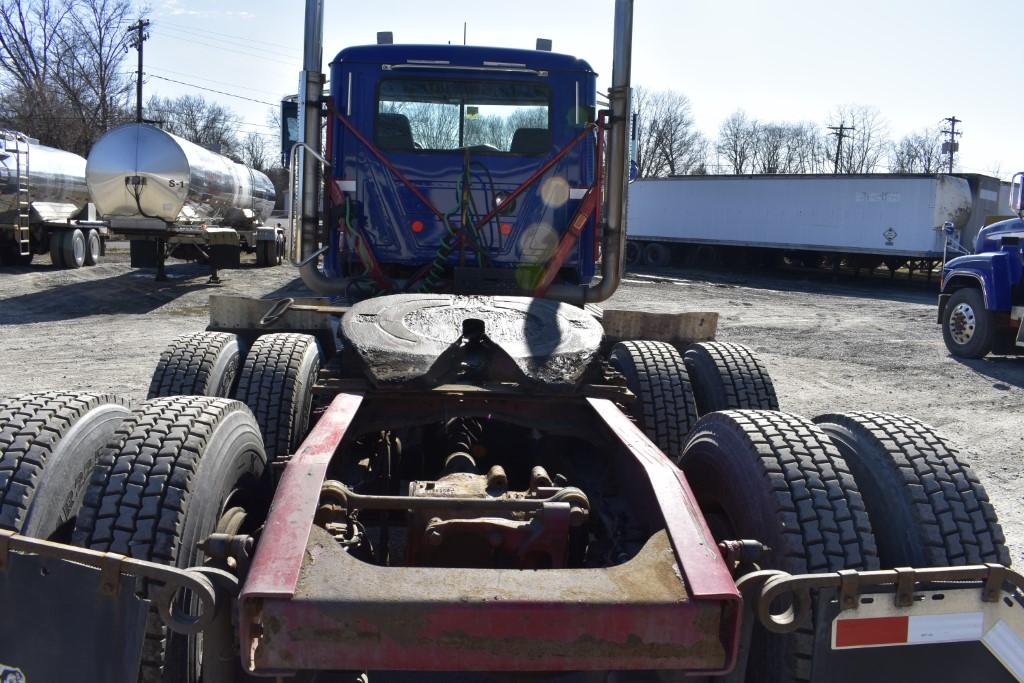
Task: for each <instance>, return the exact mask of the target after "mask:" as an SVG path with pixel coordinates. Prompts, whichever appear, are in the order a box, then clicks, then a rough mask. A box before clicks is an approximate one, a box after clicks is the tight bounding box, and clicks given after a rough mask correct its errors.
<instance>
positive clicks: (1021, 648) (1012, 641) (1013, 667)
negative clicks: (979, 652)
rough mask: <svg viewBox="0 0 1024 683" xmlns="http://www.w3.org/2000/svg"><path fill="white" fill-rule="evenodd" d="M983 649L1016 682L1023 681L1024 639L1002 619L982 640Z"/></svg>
mask: <svg viewBox="0 0 1024 683" xmlns="http://www.w3.org/2000/svg"><path fill="white" fill-rule="evenodd" d="M981 642H983V643H985V647H987V648H988V649H989V652H991V653H992V654H993V655H995V657H996V659H998V660H999V661H1000V662H1002V664H1003V666H1004V667H1006V670H1007V671H1009V672H1010V673H1012V674H1013V675H1014V676H1015V677H1016V678H1017V680H1018V681H1021V680H1024V639H1021V637H1020V636H1019V635H1018V634H1017V633H1015V632H1014V630H1013V628H1011V627H1010V625H1009V624H1007V623H1006V622H1005V621H1003V620H1002V619H1000V620H999V623H997V624H996V625H995V626H993V627H992V628H991V629H989V631H988V633H986V634H985V637H984V638H982V641H981Z"/></svg>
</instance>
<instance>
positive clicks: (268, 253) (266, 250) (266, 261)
mask: <svg viewBox="0 0 1024 683" xmlns="http://www.w3.org/2000/svg"><path fill="white" fill-rule="evenodd" d="M276 251H277V242H271V241H269V240H259V241H258V242H256V267H257V268H267V267H268V266H272V265H274V262H275V261H276V260H277V257H276V256H275V252H276Z"/></svg>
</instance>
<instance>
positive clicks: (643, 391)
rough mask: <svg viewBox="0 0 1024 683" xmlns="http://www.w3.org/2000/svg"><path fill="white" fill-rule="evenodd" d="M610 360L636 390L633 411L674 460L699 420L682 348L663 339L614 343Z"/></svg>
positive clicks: (633, 390)
mask: <svg viewBox="0 0 1024 683" xmlns="http://www.w3.org/2000/svg"><path fill="white" fill-rule="evenodd" d="M609 361H610V362H611V365H612V367H613V368H615V369H616V370H618V371H619V372H621V373H622V375H623V376H624V377H625V378H626V386H627V387H629V390H630V391H632V392H633V393H634V394H636V397H637V403H636V406H635V407H634V409H633V411H632V413H633V417H634V418H636V419H637V421H638V423H639V425H640V428H641V429H642V430H643V431H644V433H645V434H646V435H647V437H648V438H649V439H650V440H651V441H653V442H654V443H655V445H656V446H657V447H658V448H660V449H661V451H662V452H663V453H665V455H667V456H668V457H669V458H671V459H672V461H673V462H675V461H677V460H679V456H680V455H681V454H682V452H683V442H684V441H685V440H686V435H687V434H688V433H689V432H690V427H692V426H693V424H694V423H695V422H696V421H697V406H696V404H695V403H694V401H693V389H692V388H691V386H690V377H689V375H688V374H687V372H686V365H685V364H684V363H683V359H682V357H681V356H680V355H679V351H677V350H676V348H675V347H674V346H672V345H671V344H668V343H666V342H660V341H627V342H620V343H618V344H616V345H615V346H614V347H612V351H611V355H610V356H609Z"/></svg>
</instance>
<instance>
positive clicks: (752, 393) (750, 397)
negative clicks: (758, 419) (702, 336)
mask: <svg viewBox="0 0 1024 683" xmlns="http://www.w3.org/2000/svg"><path fill="white" fill-rule="evenodd" d="M694 347H700V348H701V349H703V350H704V351H705V352H706V353H707V355H708V357H710V359H711V360H712V362H714V364H715V366H716V367H717V368H718V375H719V377H720V378H721V382H722V389H723V391H724V392H725V400H726V405H725V406H723V407H722V408H719V409H721V410H725V409H730V410H731V409H751V410H778V409H779V399H778V396H777V395H776V393H775V385H774V384H773V383H772V378H771V376H770V375H769V374H768V369H767V368H765V366H764V363H762V362H761V360H760V359H759V358H758V357H757V355H756V354H755V353H754V352H753V351H751V350H750V349H749V348H748V347H746V346H744V345H742V344H734V343H732V342H703V343H700V344H694V345H693V346H691V347H690V349H687V351H686V353H685V354H683V360H684V362H686V367H687V369H688V370H690V373H691V374H694V371H693V367H692V363H693V360H692V357H691V349H692V350H693V353H694V354H696V353H699V351H697V350H696V349H694Z"/></svg>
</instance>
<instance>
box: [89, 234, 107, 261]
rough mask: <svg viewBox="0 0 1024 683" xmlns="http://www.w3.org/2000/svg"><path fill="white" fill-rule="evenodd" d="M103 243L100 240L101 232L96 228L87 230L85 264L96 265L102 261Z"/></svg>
mask: <svg viewBox="0 0 1024 683" xmlns="http://www.w3.org/2000/svg"><path fill="white" fill-rule="evenodd" d="M101 251H103V245H102V244H101V242H100V234H99V232H97V231H96V230H86V231H85V265H87V266H95V265H96V264H97V263H99V262H100V252H101Z"/></svg>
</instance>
